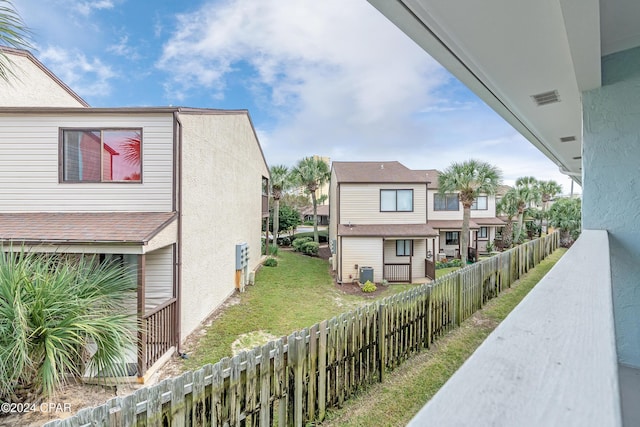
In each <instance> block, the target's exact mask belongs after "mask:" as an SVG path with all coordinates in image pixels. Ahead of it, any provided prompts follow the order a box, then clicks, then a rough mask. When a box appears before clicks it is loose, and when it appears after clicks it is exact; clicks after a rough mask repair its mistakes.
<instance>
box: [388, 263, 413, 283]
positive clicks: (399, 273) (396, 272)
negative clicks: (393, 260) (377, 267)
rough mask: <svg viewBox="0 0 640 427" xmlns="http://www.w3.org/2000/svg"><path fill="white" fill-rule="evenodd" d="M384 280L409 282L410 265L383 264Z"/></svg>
mask: <svg viewBox="0 0 640 427" xmlns="http://www.w3.org/2000/svg"><path fill="white" fill-rule="evenodd" d="M384 279H385V280H387V281H388V282H411V264H385V265H384Z"/></svg>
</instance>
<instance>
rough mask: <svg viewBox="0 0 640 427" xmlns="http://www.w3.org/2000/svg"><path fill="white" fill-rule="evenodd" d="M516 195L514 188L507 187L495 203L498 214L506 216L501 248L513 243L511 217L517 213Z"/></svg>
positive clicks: (507, 247)
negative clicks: (507, 189)
mask: <svg viewBox="0 0 640 427" xmlns="http://www.w3.org/2000/svg"><path fill="white" fill-rule="evenodd" d="M518 204H519V201H518V195H517V193H516V190H515V189H514V188H511V189H509V191H507V192H506V193H505V195H504V196H502V199H500V202H498V204H497V205H496V211H497V212H498V214H499V215H504V216H506V217H507V224H506V225H505V227H504V230H502V248H503V249H509V248H511V246H512V245H513V218H514V217H515V216H516V215H518Z"/></svg>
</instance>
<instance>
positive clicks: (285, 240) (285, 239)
mask: <svg viewBox="0 0 640 427" xmlns="http://www.w3.org/2000/svg"><path fill="white" fill-rule="evenodd" d="M278 244H279V245H280V246H291V237H289V236H282V237H278Z"/></svg>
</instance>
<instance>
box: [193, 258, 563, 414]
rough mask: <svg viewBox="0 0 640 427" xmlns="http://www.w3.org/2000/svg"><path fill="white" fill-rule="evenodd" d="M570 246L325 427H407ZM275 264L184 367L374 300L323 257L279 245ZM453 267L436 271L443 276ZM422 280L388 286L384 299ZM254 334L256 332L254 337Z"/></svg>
mask: <svg viewBox="0 0 640 427" xmlns="http://www.w3.org/2000/svg"><path fill="white" fill-rule="evenodd" d="M564 252H565V250H563V249H561V250H558V251H556V252H555V253H554V254H553V255H551V256H550V257H549V258H548V259H547V260H545V261H543V262H542V263H541V265H539V266H538V267H537V268H535V269H533V270H532V271H531V272H529V273H528V274H527V275H526V276H525V277H524V278H522V279H521V280H520V281H518V282H517V283H516V284H514V286H513V287H512V288H511V289H509V290H507V291H505V292H503V294H501V296H500V297H499V298H496V299H494V300H492V301H490V302H489V303H488V304H487V305H486V306H485V308H484V309H483V310H482V311H481V312H479V313H477V314H476V315H474V316H473V317H472V318H471V319H469V320H467V321H466V322H464V323H463V325H462V326H461V327H460V328H458V329H456V330H454V331H452V332H451V333H449V334H448V335H447V336H446V337H444V338H442V339H440V340H439V341H438V342H437V343H436V344H435V345H434V346H433V347H432V349H430V350H427V351H423V352H421V353H419V354H418V355H416V356H414V357H413V358H412V359H411V360H410V361H407V362H406V363H404V364H403V365H401V366H400V367H398V368H397V369H396V370H394V371H393V372H391V373H389V374H388V375H387V380H386V381H385V382H384V383H382V384H375V385H373V386H372V387H370V388H369V389H367V390H363V391H362V392H360V394H359V395H358V396H356V397H355V398H354V399H351V400H349V401H348V402H346V403H345V406H344V407H343V408H342V409H341V410H332V411H330V412H329V418H328V420H327V421H325V422H323V423H322V425H331V426H343V425H346V426H379V425H384V426H393V425H405V424H406V423H407V422H408V421H409V420H410V419H411V418H412V417H413V416H414V415H415V414H416V413H417V411H418V410H419V409H420V408H421V407H422V406H423V405H424V404H425V402H426V401H427V400H428V399H429V398H430V397H431V396H433V395H434V394H435V393H436V391H437V390H438V389H439V388H440V387H441V386H442V385H443V384H444V383H445V382H446V380H447V379H448V378H449V377H450V376H451V375H452V374H453V373H454V372H455V371H456V369H457V368H458V367H459V366H460V365H461V364H462V363H463V362H464V360H466V358H467V357H469V355H471V353H472V352H473V351H474V350H475V349H476V348H477V347H478V346H479V345H480V344H481V343H482V341H483V340H484V339H485V338H486V337H487V336H488V335H489V333H491V331H492V330H493V329H494V328H495V327H496V326H497V324H498V323H499V322H500V321H501V320H502V319H504V317H506V316H507V315H508V314H509V312H510V311H511V310H512V309H513V308H514V307H515V306H516V305H517V304H518V303H519V302H520V300H521V299H522V298H524V296H525V295H526V294H527V293H528V292H529V290H530V289H531V288H533V286H535V284H536V283H537V282H538V281H539V280H540V278H542V276H544V274H546V272H547V271H548V270H549V269H550V268H551V267H552V266H553V264H555V262H556V261H557V260H558V259H559V258H560V257H561V256H562V254H564ZM277 259H278V266H277V267H263V268H261V269H260V270H259V271H258V273H257V276H256V284H255V285H253V286H248V287H247V288H246V292H244V293H242V294H238V299H239V302H238V304H235V305H231V306H228V307H227V308H225V309H224V311H223V312H222V313H221V314H220V315H219V316H218V317H217V318H216V319H215V320H214V321H213V322H212V324H211V325H210V326H209V327H208V328H207V329H206V331H205V334H204V335H203V336H202V337H201V338H200V340H199V341H198V343H197V345H196V346H195V347H194V348H193V349H192V350H189V349H188V350H187V351H188V352H189V359H187V360H185V361H184V362H183V366H182V368H183V369H184V370H189V369H191V370H192V369H197V368H199V367H201V366H202V365H204V364H206V363H216V362H218V361H219V360H220V359H221V358H223V357H226V356H231V355H232V343H233V342H234V341H235V340H236V339H237V338H238V337H239V336H243V335H245V334H249V336H250V337H251V336H253V334H254V333H256V332H258V331H262V332H264V333H265V334H266V336H262V337H258V338H255V339H253V341H252V339H249V342H250V344H246V345H245V348H252V347H254V346H258V345H262V344H264V342H266V341H267V340H268V339H269V337H270V336H271V337H280V336H283V335H289V334H291V333H292V332H294V331H296V330H300V329H303V328H306V327H310V326H312V325H313V324H315V323H318V322H320V321H322V320H325V319H330V318H331V317H333V316H336V315H338V314H340V313H343V312H346V311H349V310H351V309H353V308H355V307H357V306H359V305H363V304H369V303H371V302H373V301H374V300H373V299H371V298H367V297H366V296H365V294H363V295H362V296H360V295H348V294H345V293H343V292H341V291H340V290H339V289H338V288H336V286H335V285H334V282H333V280H332V279H331V276H330V274H329V264H328V262H327V261H326V260H323V259H320V258H314V257H308V256H305V255H301V254H299V253H295V252H291V251H285V250H280V252H279V255H278V257H277ZM455 269H456V268H455V267H454V268H450V269H439V270H436V274H437V275H438V277H440V276H441V275H444V274H447V273H449V272H451V271H453V270H455ZM414 286H417V285H396V284H394V285H390V286H389V287H388V288H387V289H386V290H385V291H384V293H383V294H381V295H380V296H379V297H380V298H384V297H386V296H389V295H393V294H394V293H397V292H402V291H405V290H407V289H410V288H411V287H414ZM256 335H257V334H256Z"/></svg>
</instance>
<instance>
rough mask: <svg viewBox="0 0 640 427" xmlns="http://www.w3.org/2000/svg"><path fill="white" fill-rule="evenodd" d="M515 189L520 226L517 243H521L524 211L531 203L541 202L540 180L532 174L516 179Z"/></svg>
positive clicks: (516, 236) (517, 229) (516, 235)
mask: <svg viewBox="0 0 640 427" xmlns="http://www.w3.org/2000/svg"><path fill="white" fill-rule="evenodd" d="M514 190H515V192H516V195H517V198H518V227H517V228H516V233H515V239H516V242H517V243H521V237H522V230H523V228H522V227H523V224H524V212H525V210H526V209H527V208H528V207H529V205H530V204H531V203H540V189H539V187H538V180H537V179H535V178H534V177H532V176H523V177H520V178H518V179H516V185H515V187H514Z"/></svg>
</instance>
